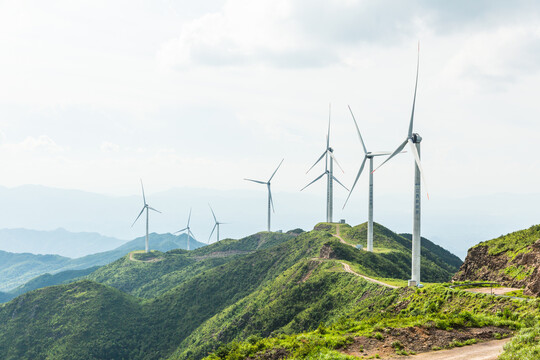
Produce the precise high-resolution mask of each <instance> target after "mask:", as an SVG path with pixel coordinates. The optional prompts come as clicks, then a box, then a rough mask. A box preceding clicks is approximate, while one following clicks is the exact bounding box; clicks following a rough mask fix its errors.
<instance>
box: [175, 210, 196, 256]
mask: <svg viewBox="0 0 540 360" xmlns="http://www.w3.org/2000/svg"><path fill="white" fill-rule="evenodd" d="M190 220H191V209H189V216H188V219H187V226H186V227H185V228H183V229H181V230H178V231H177V232H175V234H178V233H180V232H183V231H185V232H186V234H187V249H188V250H189V237H190V236H191V237H193V239H195V236H194V235H193V233H192V232H191V228H190V227H189V221H190Z"/></svg>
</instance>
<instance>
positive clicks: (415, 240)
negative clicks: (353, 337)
mask: <svg viewBox="0 0 540 360" xmlns="http://www.w3.org/2000/svg"><path fill="white" fill-rule="evenodd" d="M419 67H420V45H418V58H417V61H416V83H415V85H414V98H413V105H412V112H411V120H410V123H409V131H408V133H407V138H406V139H405V141H403V143H401V145H399V146H398V148H397V149H396V150H395V151H394V152H393V153H392V154H391V155H390V156H389V157H388V159H386V161H384V162H383V163H382V164H381V165H379V166H378V167H377V169H378V168H380V167H381V166H383V165H384V164H386V162H387V161H389V160H390V159H392V158H393V157H394V156H396V155H397V154H398V153H399V152H401V150H403V148H405V146H406V145H407V143H408V144H409V147H410V148H411V152H412V153H413V155H414V160H415V169H414V203H413V236H412V264H411V268H412V269H411V280H409V286H417V285H418V284H420V248H421V238H420V220H421V206H420V200H421V187H420V186H421V183H420V177H421V178H422V181H423V182H424V185H426V179H425V178H424V171H423V170H422V164H421V163H420V142H421V141H422V138H421V137H420V135H418V134H417V133H413V120H414V107H415V105H416V90H417V88H418V69H419ZM377 169H375V170H377ZM375 170H374V171H375ZM426 189H427V185H426ZM426 193H427V191H426ZM427 198H428V200H429V194H428V195H427Z"/></svg>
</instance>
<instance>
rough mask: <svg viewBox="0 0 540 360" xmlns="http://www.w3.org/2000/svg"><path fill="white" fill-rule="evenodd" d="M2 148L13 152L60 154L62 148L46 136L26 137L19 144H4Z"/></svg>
mask: <svg viewBox="0 0 540 360" xmlns="http://www.w3.org/2000/svg"><path fill="white" fill-rule="evenodd" d="M3 146H4V148H6V149H7V150H10V151H14V152H21V151H23V152H37V153H50V154H54V153H60V152H63V151H64V148H63V147H62V146H60V145H58V144H57V143H56V142H55V141H54V140H53V139H51V138H50V137H49V136H47V135H40V136H38V137H37V138H36V137H33V136H28V137H27V138H26V139H24V140H23V141H21V142H19V143H5V144H4V145H3Z"/></svg>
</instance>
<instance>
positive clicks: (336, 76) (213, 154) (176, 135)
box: [0, 0, 540, 207]
mask: <svg viewBox="0 0 540 360" xmlns="http://www.w3.org/2000/svg"><path fill="white" fill-rule="evenodd" d="M538 4H539V3H538V2H535V1H512V2H509V1H492V0H490V1H487V0H486V1H480V0H478V1H469V0H464V1H427V0H426V1H398V0H396V1H354V0H336V1H331V2H329V1H319V0H316V1H314V0H303V1H300V0H299V1H294V0H291V1H283V0H259V1H252V0H225V1H217V0H216V1H96V0H92V1H71V0H70V1H67V0H66V1H47V2H44V1H24V0H16V1H9V0H0V47H1V52H0V53H1V56H0V168H1V169H2V170H1V172H0V174H1V175H0V185H4V186H8V187H12V186H18V185H22V184H41V185H46V186H53V187H62V188H74V189H82V190H86V191H93V192H102V193H107V194H116V195H127V194H138V192H139V185H138V179H139V178H141V177H142V178H143V179H144V181H145V184H146V185H147V189H148V192H150V193H151V192H157V191H164V190H166V189H169V188H173V187H198V188H212V189H220V190H228V189H254V187H256V186H257V185H256V184H252V183H248V182H245V181H243V180H242V179H243V178H244V177H251V178H255V179H261V180H265V178H267V177H269V176H270V174H271V173H272V171H273V170H274V168H275V166H277V164H278V163H279V161H280V160H281V158H285V162H284V163H283V167H282V169H281V170H280V172H279V173H278V175H276V178H275V181H274V185H273V186H274V189H275V190H274V191H277V192H280V191H283V192H292V191H298V190H299V189H300V188H301V187H302V186H303V185H305V184H306V183H308V182H309V181H311V180H312V179H313V178H314V177H316V176H317V175H319V173H321V172H322V171H323V166H322V165H321V166H320V167H318V168H315V169H314V170H312V172H311V173H310V174H308V175H306V174H305V172H306V170H307V169H308V168H309V167H310V166H311V165H312V163H313V162H314V161H315V160H316V159H317V158H318V157H319V155H320V154H321V153H322V152H323V150H324V146H325V136H326V126H327V121H328V104H329V103H332V134H331V144H332V146H333V147H334V149H335V154H336V156H337V158H338V160H339V161H340V163H341V165H342V166H343V168H344V169H345V174H342V173H340V174H338V178H339V179H340V180H342V182H344V183H345V184H346V185H347V186H350V185H351V184H352V181H353V180H354V177H355V174H356V171H357V169H358V166H359V164H360V162H361V160H362V158H361V156H362V153H361V151H362V150H361V146H360V143H359V142H358V139H357V137H356V133H355V131H354V127H353V122H352V120H351V117H350V115H349V114H348V110H347V104H350V106H351V107H352V109H353V110H354V112H355V115H356V118H357V120H358V122H359V125H360V128H361V131H362V132H363V135H364V139H365V141H366V145H367V147H368V149H369V150H371V151H378V150H393V149H394V148H395V147H396V146H397V145H398V144H399V143H400V142H401V141H403V140H404V138H405V135H406V132H407V127H408V120H409V117H410V111H411V104H412V96H413V90H414V76H415V68H416V56H417V43H418V42H420V75H419V86H418V97H417V107H416V118H415V119H416V120H415V131H416V132H418V133H420V135H421V136H422V137H423V138H424V141H423V142H422V157H423V160H424V161H423V164H424V165H423V166H424V170H425V172H426V179H427V182H428V186H429V191H430V195H431V198H432V201H437V198H443V197H455V196H472V195H489V194H492V193H521V194H527V193H538V189H537V187H538V184H539V183H540V166H539V165H540V159H539V156H538V155H539V153H540V151H539V148H538V146H539V139H540V121H539V115H540V101H539V99H540V98H539V94H540V91H539V85H538V84H540V72H539V70H540V6H539V5H538ZM412 177H413V163H412V156H411V154H403V155H401V156H399V157H397V158H395V161H392V163H389V164H387V165H385V167H383V168H382V169H381V170H380V171H378V172H377V173H375V178H376V179H375V181H376V191H377V193H378V194H381V193H383V194H386V195H388V194H392V193H407V192H410V191H412V187H411V186H412ZM365 181H366V176H363V179H362V181H361V183H360V184H359V185H358V186H359V187H362V190H361V191H360V193H359V194H358V195H356V196H358V197H359V198H360V199H362V198H363V199H364V200H365V192H366V191H365V189H364V187H365ZM362 184H364V185H362ZM324 191H325V186H324V185H323V184H322V183H321V184H318V185H314V186H312V187H311V188H309V189H308V190H307V192H308V193H310V194H320V195H321V197H324V196H325V194H324ZM345 196H346V194H345V192H344V191H341V190H339V189H336V197H337V200H336V201H338V200H339V201H343V200H344V197H345ZM411 196H412V193H411ZM336 207H341V206H338V205H336Z"/></svg>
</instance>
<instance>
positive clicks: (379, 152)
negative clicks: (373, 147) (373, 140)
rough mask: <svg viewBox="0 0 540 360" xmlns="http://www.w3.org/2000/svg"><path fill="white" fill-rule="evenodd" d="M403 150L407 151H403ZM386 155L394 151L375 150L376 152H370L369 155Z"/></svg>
mask: <svg viewBox="0 0 540 360" xmlns="http://www.w3.org/2000/svg"><path fill="white" fill-rule="evenodd" d="M402 152H406V151H402ZM385 155H392V152H391V151H374V152H370V153H369V156H385Z"/></svg>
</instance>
